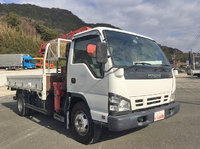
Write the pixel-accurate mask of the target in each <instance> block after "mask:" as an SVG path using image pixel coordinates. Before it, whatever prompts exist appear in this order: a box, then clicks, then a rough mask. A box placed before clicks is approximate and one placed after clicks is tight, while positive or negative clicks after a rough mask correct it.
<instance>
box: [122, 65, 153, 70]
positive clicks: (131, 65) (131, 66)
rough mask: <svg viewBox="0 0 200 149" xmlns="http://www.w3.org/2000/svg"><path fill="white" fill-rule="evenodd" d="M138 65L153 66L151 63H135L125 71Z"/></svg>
mask: <svg viewBox="0 0 200 149" xmlns="http://www.w3.org/2000/svg"><path fill="white" fill-rule="evenodd" d="M138 64H142V65H143V66H144V65H151V64H150V63H135V64H134V65H131V66H128V67H125V68H124V70H126V69H129V68H132V67H134V66H136V65H138Z"/></svg>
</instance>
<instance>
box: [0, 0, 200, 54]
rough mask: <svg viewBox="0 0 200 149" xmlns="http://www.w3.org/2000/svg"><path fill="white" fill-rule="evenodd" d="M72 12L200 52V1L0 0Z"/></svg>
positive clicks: (85, 19)
mask: <svg viewBox="0 0 200 149" xmlns="http://www.w3.org/2000/svg"><path fill="white" fill-rule="evenodd" d="M0 3H16V4H34V5H37V6H41V7H47V8H60V9H66V10H69V11H71V12H72V13H73V14H75V15H77V16H78V17H79V18H80V19H82V20H83V21H84V22H86V23H108V24H111V25H113V26H116V27H119V28H121V29H123V30H126V31H130V32H134V33H138V34H142V35H145V36H148V37H151V38H153V39H154V40H156V42H157V43H159V44H161V45H163V46H168V47H172V48H177V49H179V50H181V51H183V52H188V51H189V50H191V49H192V51H193V52H200V0H192V1H189V0H123V1H122V0H0Z"/></svg>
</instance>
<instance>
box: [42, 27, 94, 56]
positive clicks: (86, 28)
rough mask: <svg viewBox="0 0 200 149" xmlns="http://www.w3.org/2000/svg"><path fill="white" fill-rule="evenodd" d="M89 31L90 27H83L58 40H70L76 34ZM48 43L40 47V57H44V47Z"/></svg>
mask: <svg viewBox="0 0 200 149" xmlns="http://www.w3.org/2000/svg"><path fill="white" fill-rule="evenodd" d="M89 29H91V28H90V27H87V26H84V27H81V28H79V29H77V30H75V31H70V32H69V33H67V34H65V35H62V36H60V37H58V38H63V39H70V40H71V39H72V38H73V36H74V35H75V34H77V33H80V32H82V31H85V30H89ZM56 39H57V38H56ZM49 42H50V41H47V42H44V43H43V44H41V45H40V49H39V51H38V53H39V54H40V56H44V52H45V48H46V45H47V44H48V43H49Z"/></svg>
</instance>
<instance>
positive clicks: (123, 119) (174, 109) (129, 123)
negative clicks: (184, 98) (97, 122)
mask: <svg viewBox="0 0 200 149" xmlns="http://www.w3.org/2000/svg"><path fill="white" fill-rule="evenodd" d="M179 109H180V104H179V103H178V102H173V103H170V104H168V105H163V106H161V107H156V108H153V109H149V110H145V111H141V112H133V113H131V114H126V115H120V116H108V128H109V130H111V131H123V130H127V129H131V128H136V127H141V126H146V125H148V124H150V123H153V122H154V113H155V112H157V111H161V110H165V119H166V118H169V117H171V116H173V115H175V114H176V113H178V112H179ZM140 118H143V119H144V121H143V122H140V121H139V119H140Z"/></svg>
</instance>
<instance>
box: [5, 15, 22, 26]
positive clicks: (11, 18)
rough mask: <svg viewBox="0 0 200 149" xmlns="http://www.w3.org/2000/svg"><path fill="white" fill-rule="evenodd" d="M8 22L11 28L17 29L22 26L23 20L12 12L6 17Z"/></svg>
mask: <svg viewBox="0 0 200 149" xmlns="http://www.w3.org/2000/svg"><path fill="white" fill-rule="evenodd" d="M6 21H7V23H8V25H10V26H11V27H16V26H18V25H20V23H21V18H20V16H18V15H17V14H16V13H13V12H10V13H9V14H8V15H7V16H6Z"/></svg>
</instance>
